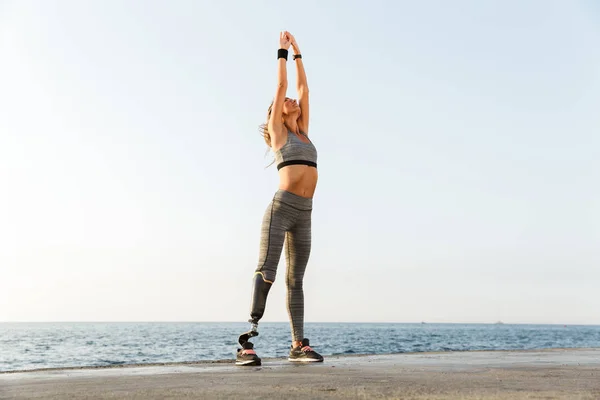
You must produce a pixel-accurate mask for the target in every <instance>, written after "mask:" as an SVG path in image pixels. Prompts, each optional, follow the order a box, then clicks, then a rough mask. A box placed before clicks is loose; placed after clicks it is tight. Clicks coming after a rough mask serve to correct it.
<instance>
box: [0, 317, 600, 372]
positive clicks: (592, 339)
mask: <svg viewBox="0 0 600 400" xmlns="http://www.w3.org/2000/svg"><path fill="white" fill-rule="evenodd" d="M249 327H250V324H249V323H247V322H246V323H244V322H210V321H202V322H194V321H179V322H175V321H173V322H160V321H145V322H144V321H136V322H126V321H114V322H111V321H83V322H81V321H80V322H73V321H56V322H43V321H39V322H36V321H31V322H0V372H10V371H18V370H33V369H45V368H68V367H98V366H111V365H129V364H156V363H173V362H196V361H221V360H231V361H232V362H233V360H234V359H235V351H236V349H237V348H238V347H239V344H238V343H237V338H238V336H239V335H240V334H241V333H242V332H245V331H247V330H248V329H249ZM305 336H306V337H308V338H309V339H310V343H311V346H313V347H314V348H315V350H317V351H318V352H319V353H321V354H323V355H324V356H325V357H327V356H331V355H345V354H394V353H416V352H432V351H472V350H533V349H546V348H600V325H570V324H524V323H518V324H516V323H501V322H491V323H449V322H444V323H435V322H431V323H429V322H426V321H424V322H408V323H398V322H306V323H305ZM251 341H252V342H254V343H255V348H256V350H257V352H258V354H259V355H260V356H261V357H264V358H268V357H285V356H286V355H287V352H288V351H289V347H290V343H291V336H290V327H289V323H288V322H285V321H281V322H264V323H261V324H260V325H259V336H257V337H255V338H253V339H252V340H251Z"/></svg>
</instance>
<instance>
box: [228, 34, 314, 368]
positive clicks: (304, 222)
mask: <svg viewBox="0 0 600 400" xmlns="http://www.w3.org/2000/svg"><path fill="white" fill-rule="evenodd" d="M290 44H291V46H292V48H293V51H294V56H293V59H294V61H295V63H296V70H297V90H298V98H299V100H300V101H299V102H297V101H296V100H295V99H290V98H289V97H286V91H287V85H288V83H287V70H286V63H287V59H288V49H289V47H290ZM279 45H280V46H279V49H278V51H277V90H276V92H275V98H274V100H273V102H272V103H271V106H270V107H269V110H268V115H267V123H266V124H263V125H261V130H262V133H263V137H264V140H265V142H266V143H267V145H268V146H269V147H270V148H271V149H272V150H273V151H274V153H275V162H276V163H277V169H278V171H279V190H277V192H276V193H275V195H274V197H273V200H272V201H271V203H270V204H269V206H268V207H267V209H266V211H265V214H264V217H263V222H262V229H261V238H260V253H259V262H258V267H257V268H256V271H255V273H254V278H253V279H254V280H253V287H252V302H251V303H252V304H251V308H250V317H251V318H250V320H249V321H248V322H250V323H251V324H252V328H251V330H250V331H249V332H246V333H243V334H242V335H240V337H239V343H240V345H241V346H242V348H241V349H238V352H237V357H236V364H237V365H260V364H261V360H260V358H259V357H258V355H257V354H256V352H255V351H254V345H253V343H251V342H249V341H248V339H250V338H251V337H253V336H257V335H258V331H257V328H258V321H259V320H260V319H261V318H262V316H263V314H264V311H265V305H266V301H267V295H268V293H269V290H270V289H271V285H272V284H273V282H274V281H275V276H276V273H277V264H278V262H279V258H280V256H281V251H282V250H283V247H284V242H285V257H286V264H287V273H286V280H285V282H286V286H287V310H288V314H289V318H290V325H291V331H292V345H291V349H290V353H289V357H288V360H289V361H294V362H298V361H299V362H307V361H323V357H322V356H321V355H320V354H318V353H317V352H315V351H314V350H312V349H311V347H310V346H309V340H308V339H307V338H305V337H304V293H303V289H302V281H303V278H304V271H305V269H306V264H307V263H308V258H309V256H310V248H311V213H312V197H313V194H314V192H315V188H316V186H317V178H318V174H317V150H316V149H315V146H314V145H313V144H312V142H311V141H310V139H309V138H308V117H309V110H308V85H307V83H306V74H305V72H304V65H303V64H302V55H301V53H300V49H299V47H298V43H296V39H294V37H293V36H292V35H291V34H290V33H289V32H287V31H286V32H281V34H280V38H279Z"/></svg>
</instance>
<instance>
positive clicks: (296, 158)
mask: <svg viewBox="0 0 600 400" xmlns="http://www.w3.org/2000/svg"><path fill="white" fill-rule="evenodd" d="M300 133H301V134H302V135H304V137H306V138H307V139H308V136H306V135H305V134H304V133H302V132H300ZM275 162H276V163H277V169H278V170H279V169H281V168H283V167H285V166H287V165H298V164H300V165H308V166H311V167H315V168H317V149H316V148H315V146H314V145H313V144H312V142H311V141H310V139H308V143H304V142H303V141H302V140H300V138H299V137H298V136H296V134H295V133H293V132H291V131H288V134H287V141H286V142H285V144H284V145H283V147H282V148H281V149H279V150H277V151H276V152H275Z"/></svg>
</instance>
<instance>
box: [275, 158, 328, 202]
mask: <svg viewBox="0 0 600 400" xmlns="http://www.w3.org/2000/svg"><path fill="white" fill-rule="evenodd" d="M318 178H319V174H318V172H317V169H316V168H315V167H311V166H308V165H288V166H287V167H283V168H281V169H280V170H279V189H282V190H286V191H288V192H291V193H294V194H295V195H298V196H302V197H307V198H312V197H313V195H314V194H315V189H316V187H317V180H318Z"/></svg>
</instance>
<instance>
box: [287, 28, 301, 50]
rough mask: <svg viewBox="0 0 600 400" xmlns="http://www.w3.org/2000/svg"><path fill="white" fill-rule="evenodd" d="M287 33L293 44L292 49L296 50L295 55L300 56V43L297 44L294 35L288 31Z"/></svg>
mask: <svg viewBox="0 0 600 400" xmlns="http://www.w3.org/2000/svg"><path fill="white" fill-rule="evenodd" d="M285 33H286V35H287V37H288V38H289V39H290V42H292V48H293V50H294V54H300V47H298V43H297V42H296V38H295V37H294V35H292V34H291V33H289V32H288V31H286V32H285Z"/></svg>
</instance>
